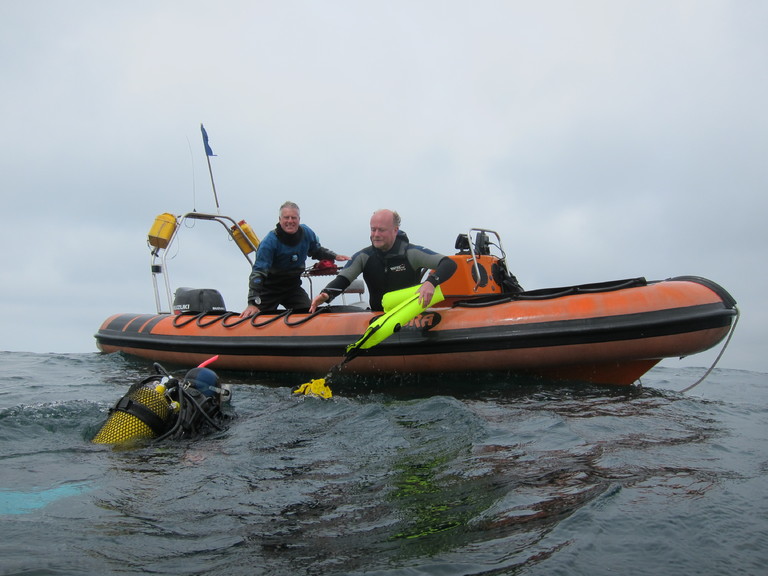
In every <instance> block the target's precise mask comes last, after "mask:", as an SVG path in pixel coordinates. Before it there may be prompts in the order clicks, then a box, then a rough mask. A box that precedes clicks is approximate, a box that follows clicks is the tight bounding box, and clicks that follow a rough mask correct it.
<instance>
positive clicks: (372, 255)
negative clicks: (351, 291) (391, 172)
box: [310, 210, 456, 312]
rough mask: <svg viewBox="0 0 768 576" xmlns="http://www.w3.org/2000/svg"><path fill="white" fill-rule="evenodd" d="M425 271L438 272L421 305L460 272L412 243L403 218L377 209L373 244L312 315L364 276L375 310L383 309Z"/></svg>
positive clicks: (333, 283) (447, 260)
mask: <svg viewBox="0 0 768 576" xmlns="http://www.w3.org/2000/svg"><path fill="white" fill-rule="evenodd" d="M424 269H430V270H434V272H433V273H432V274H430V275H429V276H428V277H427V279H426V280H425V281H424V282H423V283H422V284H421V286H420V287H419V303H420V304H422V305H423V306H426V305H428V303H429V302H430V301H431V300H432V295H433V294H434V293H435V288H436V287H437V286H438V285H439V284H440V283H442V282H444V281H446V280H447V279H448V278H450V277H451V276H452V275H453V273H454V272H455V271H456V263H455V262H454V261H453V260H451V259H450V258H448V257H447V256H444V255H442V254H438V253H437V252H433V251H432V250H429V249H428V248H424V247H423V246H416V245H415V244H411V243H410V242H409V240H408V236H406V234H405V232H403V231H402V230H400V215H399V214H398V213H397V212H394V211H392V210H377V211H376V212H374V213H373V216H371V245H370V246H367V247H366V248H363V249H362V250H360V251H359V252H356V253H355V254H354V255H353V256H352V259H351V260H350V261H349V262H347V265H346V266H345V267H344V268H343V269H342V270H341V272H339V275H338V276H337V277H336V278H334V279H333V280H332V281H331V282H330V283H329V284H328V286H326V287H325V288H324V289H323V290H322V291H321V292H320V293H319V294H318V295H317V296H315V299H314V300H312V306H311V307H310V312H314V311H315V310H316V309H317V307H318V306H319V305H320V304H322V303H324V302H330V301H331V300H333V299H334V298H335V297H336V296H338V295H339V294H341V293H342V292H343V291H344V290H345V289H346V288H347V287H348V286H349V285H350V284H351V283H352V281H353V280H354V279H355V278H357V277H358V276H359V275H360V274H362V275H363V280H365V285H366V286H367V287H368V292H369V295H370V300H369V304H370V307H371V309H372V310H377V311H379V310H382V309H383V307H382V303H381V299H382V297H383V296H384V294H385V293H387V292H390V291H392V290H399V289H400V288H407V287H409V286H413V285H415V284H418V283H419V281H420V280H421V277H422V275H423V270H424Z"/></svg>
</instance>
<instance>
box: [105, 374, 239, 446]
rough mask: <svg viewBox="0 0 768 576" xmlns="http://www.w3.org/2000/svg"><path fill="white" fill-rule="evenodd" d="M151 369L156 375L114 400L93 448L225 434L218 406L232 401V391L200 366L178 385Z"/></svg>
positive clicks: (169, 376) (223, 417) (175, 379)
mask: <svg viewBox="0 0 768 576" xmlns="http://www.w3.org/2000/svg"><path fill="white" fill-rule="evenodd" d="M203 364H205V363H203ZM155 370H156V371H157V374H154V375H152V376H149V377H147V378H145V379H144V380H142V381H141V382H138V383H136V384H134V385H133V386H131V387H130V388H129V389H128V392H127V393H126V395H125V396H123V397H122V398H121V399H120V400H118V401H117V403H116V404H115V406H114V407H113V408H112V409H111V410H110V411H109V416H108V418H107V421H106V422H105V423H104V425H103V426H102V427H101V429H100V430H99V431H98V432H97V433H96V436H94V438H93V440H92V442H93V443H94V444H119V443H122V442H126V441H141V440H147V441H153V442H157V441H160V440H165V439H167V438H173V439H181V438H189V437H194V436H198V435H200V434H203V433H205V432H207V431H209V430H210V429H214V430H223V429H224V426H223V421H224V420H225V415H224V414H223V413H222V411H221V407H222V404H223V403H224V402H228V401H229V400H230V398H231V390H230V389H229V388H228V387H225V386H221V385H220V384H219V377H218V376H217V375H216V373H215V372H214V371H213V370H211V369H209V368H205V367H204V366H202V365H201V366H199V367H197V368H193V369H192V370H190V371H189V372H187V374H186V376H185V377H184V379H183V380H182V381H179V380H178V379H177V378H174V377H173V376H171V375H170V374H169V373H168V372H167V371H166V370H165V369H164V368H163V367H162V366H160V364H157V363H155Z"/></svg>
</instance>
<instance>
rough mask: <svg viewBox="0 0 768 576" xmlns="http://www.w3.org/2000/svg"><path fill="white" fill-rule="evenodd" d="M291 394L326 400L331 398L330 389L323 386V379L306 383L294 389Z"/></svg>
mask: <svg viewBox="0 0 768 576" xmlns="http://www.w3.org/2000/svg"><path fill="white" fill-rule="evenodd" d="M293 393H294V394H304V395H305V396H318V397H320V398H325V399H326V400H327V399H328V398H330V397H331V396H333V394H332V393H331V389H330V388H329V387H328V386H326V384H325V378H318V379H317V380H312V381H311V382H306V383H304V384H302V385H301V386H299V387H298V388H296V390H294V391H293Z"/></svg>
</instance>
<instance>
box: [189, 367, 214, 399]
mask: <svg viewBox="0 0 768 576" xmlns="http://www.w3.org/2000/svg"><path fill="white" fill-rule="evenodd" d="M184 382H185V383H186V384H187V385H188V386H192V387H194V388H196V389H197V391H198V392H200V393H201V394H203V395H204V396H207V397H208V398H214V397H218V395H219V392H220V391H221V389H220V388H219V377H218V376H217V375H216V372H214V371H213V370H211V369H210V368H192V370H190V371H189V372H187V374H186V376H184Z"/></svg>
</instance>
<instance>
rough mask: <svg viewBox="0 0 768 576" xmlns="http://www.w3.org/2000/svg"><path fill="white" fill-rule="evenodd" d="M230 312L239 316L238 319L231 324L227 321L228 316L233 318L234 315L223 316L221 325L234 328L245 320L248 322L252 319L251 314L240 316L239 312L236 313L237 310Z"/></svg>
mask: <svg viewBox="0 0 768 576" xmlns="http://www.w3.org/2000/svg"><path fill="white" fill-rule="evenodd" d="M230 314H231V315H232V316H235V317H236V318H237V320H235V321H234V322H232V323H231V324H230V323H228V322H227V318H231V317H232V316H229V315H228V316H226V317H224V318H222V319H221V325H222V326H224V328H234V327H235V326H239V325H240V324H242V323H243V322H247V321H248V320H250V319H251V316H245V317H243V318H240V315H239V314H238V313H236V312H231V313H230Z"/></svg>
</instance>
